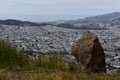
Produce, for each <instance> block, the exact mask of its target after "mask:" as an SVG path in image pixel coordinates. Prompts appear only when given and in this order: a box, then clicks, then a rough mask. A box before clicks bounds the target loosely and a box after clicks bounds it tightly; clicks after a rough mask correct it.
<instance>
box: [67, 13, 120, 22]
mask: <svg viewBox="0 0 120 80" xmlns="http://www.w3.org/2000/svg"><path fill="white" fill-rule="evenodd" d="M116 18H120V12H113V13H108V14H104V15H98V16H92V17H87V18H85V19H78V20H71V21H68V23H73V24H74V23H99V22H104V21H110V20H113V19H116Z"/></svg>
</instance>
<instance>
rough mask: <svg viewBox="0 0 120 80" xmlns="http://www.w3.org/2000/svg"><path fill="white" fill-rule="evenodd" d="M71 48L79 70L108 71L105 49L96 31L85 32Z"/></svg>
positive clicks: (87, 71) (89, 71)
mask: <svg viewBox="0 0 120 80" xmlns="http://www.w3.org/2000/svg"><path fill="white" fill-rule="evenodd" d="M71 50H72V54H73V55H74V56H75V58H76V61H77V66H76V67H77V68H76V70H77V72H86V73H100V72H106V67H105V54H104V50H103V48H102V46H101V44H100V42H99V40H98V38H97V36H96V35H95V34H94V33H92V32H90V31H86V32H84V33H83V35H82V36H81V39H79V40H78V42H77V43H76V44H75V45H73V46H72V48H71Z"/></svg>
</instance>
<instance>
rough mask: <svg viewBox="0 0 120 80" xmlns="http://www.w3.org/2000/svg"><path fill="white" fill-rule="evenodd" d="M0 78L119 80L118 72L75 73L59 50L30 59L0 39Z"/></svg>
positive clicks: (2, 79)
mask: <svg viewBox="0 0 120 80" xmlns="http://www.w3.org/2000/svg"><path fill="white" fill-rule="evenodd" d="M0 80H120V74H119V73H118V74H107V73H100V74H94V73H93V74H85V73H79V74H78V73H76V72H75V64H74V63H71V62H66V61H65V60H64V55H63V54H62V53H61V52H50V53H49V55H40V56H39V58H38V59H36V60H31V59H30V58H29V57H28V56H26V55H23V54H20V53H18V52H17V51H16V49H15V48H14V47H13V46H11V44H9V43H6V42H4V41H2V40H1V41H0Z"/></svg>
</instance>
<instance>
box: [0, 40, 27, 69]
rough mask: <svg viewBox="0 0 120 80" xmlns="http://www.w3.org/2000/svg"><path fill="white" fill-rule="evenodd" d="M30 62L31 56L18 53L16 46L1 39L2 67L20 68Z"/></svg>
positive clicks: (0, 65)
mask: <svg viewBox="0 0 120 80" xmlns="http://www.w3.org/2000/svg"><path fill="white" fill-rule="evenodd" d="M28 64H29V58H28V57H27V56H24V55H22V54H18V52H17V51H16V49H15V47H13V46H12V45H11V44H9V43H7V42H5V41H3V40H0V68H7V69H20V68H24V67H25V66H27V65H28Z"/></svg>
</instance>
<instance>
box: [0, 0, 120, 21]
mask: <svg viewBox="0 0 120 80" xmlns="http://www.w3.org/2000/svg"><path fill="white" fill-rule="evenodd" d="M119 11H120V0H0V19H7V18H11V19H12V18H14V19H25V20H29V19H31V21H37V20H39V19H37V18H40V17H41V16H46V15H47V16H51V15H52V16H54V15H64V16H65V15H67V16H72V15H74V16H76V15H77V16H78V15H79V17H81V18H83V17H86V16H92V15H98V14H105V13H109V12H119ZM77 16H76V17H77ZM43 18H44V17H43ZM51 18H52V17H51ZM35 19H36V20H35Z"/></svg>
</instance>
